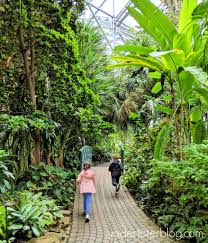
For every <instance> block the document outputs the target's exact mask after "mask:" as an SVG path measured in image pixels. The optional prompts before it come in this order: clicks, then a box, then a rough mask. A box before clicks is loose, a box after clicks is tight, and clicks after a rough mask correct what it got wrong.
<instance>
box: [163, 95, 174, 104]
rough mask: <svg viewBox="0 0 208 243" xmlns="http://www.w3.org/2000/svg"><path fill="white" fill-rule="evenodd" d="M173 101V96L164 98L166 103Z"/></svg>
mask: <svg viewBox="0 0 208 243" xmlns="http://www.w3.org/2000/svg"><path fill="white" fill-rule="evenodd" d="M172 99H173V97H172V95H164V96H163V100H164V101H166V102H169V101H171V100H172Z"/></svg>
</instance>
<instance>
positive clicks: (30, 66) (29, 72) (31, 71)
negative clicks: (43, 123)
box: [18, 24, 41, 164]
mask: <svg viewBox="0 0 208 243" xmlns="http://www.w3.org/2000/svg"><path fill="white" fill-rule="evenodd" d="M18 37H19V42H20V50H21V53H22V57H23V61H24V68H25V73H26V78H27V82H28V86H29V94H30V100H31V104H32V110H33V111H36V110H37V105H36V95H35V51H34V40H33V32H32V26H30V30H29V38H30V40H29V43H30V60H31V61H30V63H29V61H28V56H27V50H26V47H25V42H24V33H23V26H22V24H20V25H19V28H18ZM40 160H41V153H40V129H38V128H36V129H35V131H34V161H33V164H37V163H39V162H40Z"/></svg>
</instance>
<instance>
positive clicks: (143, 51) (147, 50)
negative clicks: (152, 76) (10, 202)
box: [113, 45, 154, 56]
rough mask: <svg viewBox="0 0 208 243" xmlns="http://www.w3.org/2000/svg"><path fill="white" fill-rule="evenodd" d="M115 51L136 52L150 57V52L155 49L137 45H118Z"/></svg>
mask: <svg viewBox="0 0 208 243" xmlns="http://www.w3.org/2000/svg"><path fill="white" fill-rule="evenodd" d="M113 50H114V51H124V52H134V53H137V54H139V55H144V56H148V54H149V53H150V52H153V51H154V49H152V48H149V47H144V46H136V45H118V46H116V47H115V48H114V49H113Z"/></svg>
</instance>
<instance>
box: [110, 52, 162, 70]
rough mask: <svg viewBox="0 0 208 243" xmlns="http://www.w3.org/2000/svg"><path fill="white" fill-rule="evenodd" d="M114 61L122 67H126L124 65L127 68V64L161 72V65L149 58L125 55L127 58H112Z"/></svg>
mask: <svg viewBox="0 0 208 243" xmlns="http://www.w3.org/2000/svg"><path fill="white" fill-rule="evenodd" d="M113 59H114V60H116V61H119V62H121V63H122V64H123V66H126V64H127V65H128V66H129V64H132V65H137V66H141V67H148V68H150V69H153V70H158V71H160V70H163V69H164V67H163V65H162V64H161V63H160V62H159V61H157V60H155V59H154V58H151V57H141V56H133V55H127V56H114V57H113ZM110 67H115V66H114V65H110Z"/></svg>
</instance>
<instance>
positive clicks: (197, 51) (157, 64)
mask: <svg viewBox="0 0 208 243" xmlns="http://www.w3.org/2000/svg"><path fill="white" fill-rule="evenodd" d="M132 2H133V3H134V5H135V7H129V8H128V11H129V13H130V14H131V15H132V16H133V17H134V19H135V20H136V21H137V22H138V23H139V25H140V26H141V27H143V29H144V30H145V31H146V32H147V33H148V34H149V35H150V36H152V37H153V38H154V40H155V41H156V42H157V44H158V46H159V47H160V49H159V50H155V49H154V48H151V47H142V46H135V45H120V46H116V47H115V49H114V51H115V52H116V53H120V55H114V56H113V59H114V60H115V61H116V62H117V63H116V64H113V65H111V66H110V68H118V67H123V66H138V67H147V68H149V69H150V70H151V71H152V72H153V73H152V75H153V76H154V74H155V72H156V74H158V73H160V74H161V75H160V76H162V75H165V77H166V80H168V83H169V85H170V90H171V95H172V97H173V102H172V107H171V108H172V109H173V120H174V121H175V126H176V143H177V145H178V146H179V147H180V146H182V145H183V144H185V143H190V132H189V131H190V129H189V117H190V114H191V110H190V108H189V107H190V104H189V101H190V99H191V98H193V97H194V96H193V93H196V94H197V95H198V96H199V97H201V101H202V102H203V103H205V104H207V103H208V96H205V95H202V94H204V93H207V92H208V88H207V87H208V86H207V73H206V72H204V71H203V69H202V68H204V64H205V63H206V64H207V62H208V55H207V46H208V44H207V43H208V35H207V31H202V26H201V23H202V21H199V19H200V20H202V19H207V12H206V11H204V12H203V11H202V9H204V8H205V9H208V2H206V3H203V7H202V6H201V5H200V4H199V5H198V6H197V0H184V1H183V3H182V8H181V11H180V16H179V22H178V27H177V28H176V26H175V25H174V24H173V23H172V22H171V20H170V19H169V18H168V17H167V16H166V15H165V14H163V13H162V11H161V10H160V9H159V8H158V7H156V6H155V5H154V4H153V3H151V1H150V0H132ZM160 76H159V77H160ZM162 88H163V84H162V82H161V81H160V80H159V81H158V82H156V84H155V86H154V87H153V90H152V91H153V92H154V93H157V92H159V91H161V89H162ZM178 113H179V114H180V115H178Z"/></svg>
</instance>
